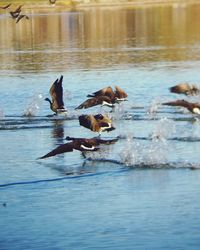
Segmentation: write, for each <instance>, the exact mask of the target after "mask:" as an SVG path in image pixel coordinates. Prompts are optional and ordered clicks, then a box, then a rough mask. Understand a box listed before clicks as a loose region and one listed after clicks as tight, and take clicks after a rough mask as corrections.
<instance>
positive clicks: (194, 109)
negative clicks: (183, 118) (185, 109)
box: [192, 108, 200, 115]
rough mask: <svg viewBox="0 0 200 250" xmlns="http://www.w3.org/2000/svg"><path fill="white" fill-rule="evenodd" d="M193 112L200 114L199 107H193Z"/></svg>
mask: <svg viewBox="0 0 200 250" xmlns="http://www.w3.org/2000/svg"><path fill="white" fill-rule="evenodd" d="M192 111H193V113H195V114H198V115H200V109H199V108H193V110H192Z"/></svg>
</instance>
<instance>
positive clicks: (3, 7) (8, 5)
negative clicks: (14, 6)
mask: <svg viewBox="0 0 200 250" xmlns="http://www.w3.org/2000/svg"><path fill="white" fill-rule="evenodd" d="M10 5H11V3H9V4H7V5H5V6H2V7H0V9H4V10H6V9H8V8H9V7H10Z"/></svg>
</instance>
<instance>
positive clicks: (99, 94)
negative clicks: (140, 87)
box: [75, 86, 128, 109]
mask: <svg viewBox="0 0 200 250" xmlns="http://www.w3.org/2000/svg"><path fill="white" fill-rule="evenodd" d="M127 96H128V95H127V94H126V92H125V91H123V90H122V89H121V88H120V87H118V86H115V91H113V89H112V88H111V87H110V86H109V87H105V88H103V89H100V90H98V91H96V92H94V93H92V94H89V95H87V97H90V98H89V99H87V100H86V101H84V102H83V103H81V104H80V105H79V106H78V107H76V108H75V109H82V108H85V109H86V108H90V107H93V106H96V105H102V106H108V107H112V108H113V107H115V103H119V102H121V101H125V100H126V98H127Z"/></svg>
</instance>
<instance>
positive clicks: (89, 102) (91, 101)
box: [75, 97, 102, 109]
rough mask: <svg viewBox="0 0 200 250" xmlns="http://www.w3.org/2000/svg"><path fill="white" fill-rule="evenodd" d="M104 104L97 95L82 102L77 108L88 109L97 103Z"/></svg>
mask: <svg viewBox="0 0 200 250" xmlns="http://www.w3.org/2000/svg"><path fill="white" fill-rule="evenodd" d="M99 104H102V101H101V100H100V99H98V98H96V97H92V98H89V99H87V100H86V101H84V102H83V103H81V104H80V105H79V106H78V107H76V108H75V109H87V108H90V107H94V106H96V105H99Z"/></svg>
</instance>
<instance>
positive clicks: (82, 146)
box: [80, 145, 95, 151]
mask: <svg viewBox="0 0 200 250" xmlns="http://www.w3.org/2000/svg"><path fill="white" fill-rule="evenodd" d="M80 147H81V148H82V149H84V150H90V151H93V150H94V149H95V147H94V146H92V147H90V148H89V147H86V146H84V145H81V146H80Z"/></svg>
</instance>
